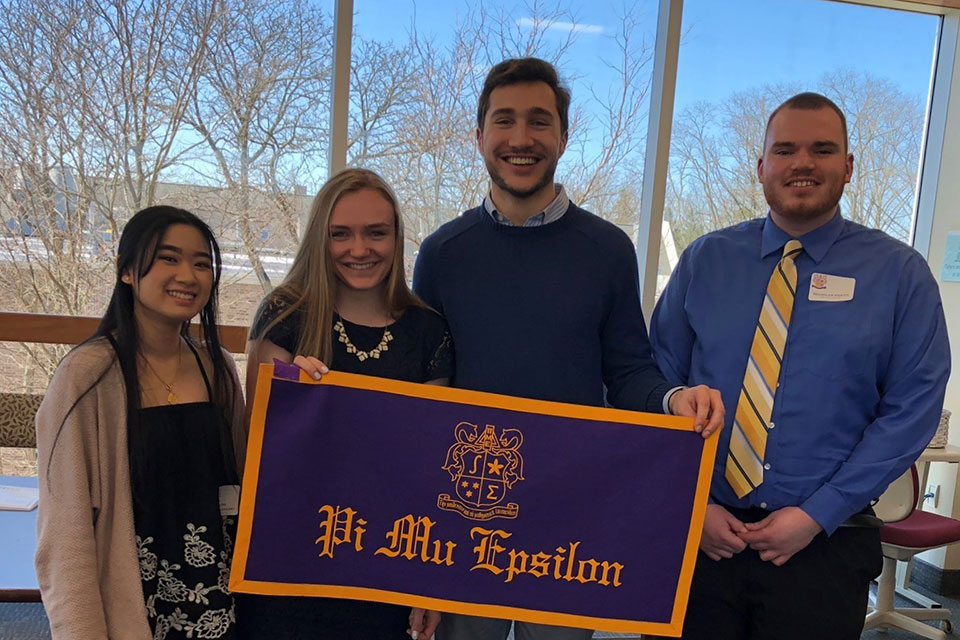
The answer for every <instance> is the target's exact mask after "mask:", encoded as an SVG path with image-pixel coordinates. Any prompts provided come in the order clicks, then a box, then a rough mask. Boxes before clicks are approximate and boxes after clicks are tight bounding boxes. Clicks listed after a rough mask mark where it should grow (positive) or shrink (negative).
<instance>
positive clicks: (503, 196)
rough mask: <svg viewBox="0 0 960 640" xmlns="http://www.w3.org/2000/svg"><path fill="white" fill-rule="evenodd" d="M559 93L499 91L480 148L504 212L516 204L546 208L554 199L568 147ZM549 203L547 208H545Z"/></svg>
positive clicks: (534, 87)
mask: <svg viewBox="0 0 960 640" xmlns="http://www.w3.org/2000/svg"><path fill="white" fill-rule="evenodd" d="M566 143H567V137H566V134H562V133H561V127H560V115H559V114H558V113H557V101H556V96H555V95H554V93H553V90H552V89H551V88H550V86H549V85H548V84H546V83H545V82H526V83H519V84H509V85H503V86H500V87H497V88H496V89H494V90H493V91H492V92H491V93H490V106H489V109H488V110H487V113H486V116H485V117H484V124H483V128H481V129H477V144H478V146H479V148H480V152H481V153H482V154H483V160H484V163H485V164H486V166H487V171H488V172H489V173H490V179H491V180H492V182H493V186H492V187H491V192H492V195H493V200H494V202H495V203H496V204H497V206H498V207H503V206H506V205H505V203H506V202H507V201H509V200H510V199H511V198H512V199H513V200H514V201H527V202H532V203H534V208H539V207H540V204H541V202H542V206H543V207H546V205H547V204H549V203H550V202H551V201H552V200H553V198H554V196H555V190H554V184H553V175H554V173H555V172H556V169H557V161H558V160H559V159H560V156H561V155H563V151H564V148H565V147H566ZM544 200H545V202H544Z"/></svg>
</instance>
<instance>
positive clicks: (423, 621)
mask: <svg viewBox="0 0 960 640" xmlns="http://www.w3.org/2000/svg"><path fill="white" fill-rule="evenodd" d="M438 624H440V612H439V611H430V610H424V609H420V608H417V607H414V608H413V609H411V610H410V628H409V629H407V635H409V636H410V637H411V638H412V640H430V638H432V637H433V632H434V631H436V630H437V625H438Z"/></svg>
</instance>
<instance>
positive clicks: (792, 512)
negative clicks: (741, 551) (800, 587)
mask: <svg viewBox="0 0 960 640" xmlns="http://www.w3.org/2000/svg"><path fill="white" fill-rule="evenodd" d="M745 526H746V527H747V532H746V533H743V534H741V535H740V537H741V538H743V539H744V540H745V541H746V542H747V544H749V545H750V548H751V549H753V550H755V551H759V552H760V559H761V560H765V561H767V562H772V563H773V564H775V565H776V566H778V567H779V566H780V565H782V564H783V563H784V562H786V561H787V560H789V559H790V558H792V557H793V554H795V553H796V552H798V551H800V550H801V549H803V548H805V547H806V546H807V545H808V544H810V541H811V540H813V539H814V537H816V535H817V534H818V533H820V532H821V531H822V530H823V529H822V528H821V527H820V525H819V524H817V521H816V520H814V519H813V518H811V517H810V516H809V515H807V512H806V511H804V510H803V509H801V508H800V507H784V508H782V509H778V510H777V511H774V512H773V513H771V514H770V515H768V516H767V517H766V518H764V519H763V520H761V521H760V522H750V523H747V524H746V525H745Z"/></svg>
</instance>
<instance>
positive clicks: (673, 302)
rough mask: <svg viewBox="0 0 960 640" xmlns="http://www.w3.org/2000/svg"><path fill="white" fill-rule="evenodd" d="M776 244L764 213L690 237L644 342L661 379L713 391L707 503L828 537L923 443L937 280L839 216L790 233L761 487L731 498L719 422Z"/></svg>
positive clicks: (941, 366)
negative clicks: (718, 407) (783, 332)
mask: <svg viewBox="0 0 960 640" xmlns="http://www.w3.org/2000/svg"><path fill="white" fill-rule="evenodd" d="M788 240H790V236H789V235H788V234H787V233H786V232H784V231H783V230H782V229H780V228H779V227H777V226H776V224H774V223H773V221H772V220H771V219H770V218H769V217H767V218H765V219H758V220H751V221H748V222H744V223H741V224H739V225H736V226H734V227H729V228H727V229H723V230H721V231H716V232H713V233H710V234H707V235H706V236H703V237H702V238H700V239H698V240H696V241H695V242H693V243H692V244H691V245H690V246H689V247H687V249H686V250H685V251H684V252H683V256H682V257H681V258H680V262H679V264H678V265H677V267H676V269H675V270H674V272H673V275H672V276H671V278H670V283H669V284H668V285H667V288H666V290H665V291H664V292H663V295H662V296H661V297H660V301H659V303H658V304H657V308H656V309H655V310H654V313H653V319H652V321H651V323H650V341H651V344H652V345H653V350H654V355H655V357H656V360H657V364H658V365H659V366H660V369H661V370H662V371H663V374H664V375H665V376H666V377H667V380H669V381H671V382H674V383H684V384H689V385H695V384H706V385H709V386H711V387H714V388H716V389H719V390H720V393H721V394H722V396H723V402H724V405H725V406H726V426H725V428H724V429H723V431H721V433H720V442H719V447H718V449H717V458H716V465H715V467H714V472H713V483H712V485H711V488H710V493H711V497H712V499H713V500H714V501H716V502H719V503H721V504H726V505H730V506H736V507H759V508H762V509H768V510H770V511H773V510H776V509H781V508H783V507H788V506H799V507H801V508H802V509H803V510H804V511H805V512H806V513H807V514H809V515H810V516H811V517H812V518H813V519H814V520H816V521H817V522H818V523H819V524H820V526H822V527H823V528H824V530H825V531H826V532H827V533H828V534H829V533H832V532H833V531H834V530H835V529H836V528H837V527H838V526H839V525H840V524H841V523H842V522H843V521H844V520H846V519H847V518H849V517H850V516H851V515H853V514H854V513H856V512H858V511H860V510H861V509H863V508H864V507H865V506H867V505H868V504H869V503H870V501H871V500H872V499H873V498H876V497H878V496H879V495H880V494H881V493H883V490H884V489H885V488H886V486H887V484H889V483H890V482H891V481H892V480H894V479H895V478H897V477H898V476H899V475H901V474H902V473H903V472H904V471H906V470H907V469H908V468H909V467H910V465H911V464H912V463H913V462H914V460H916V458H917V456H919V455H920V453H921V452H922V451H923V448H924V447H925V446H926V444H927V443H928V442H929V441H930V437H931V436H932V435H933V432H934V430H935V429H936V427H937V423H938V421H939V418H940V410H941V408H942V406H943V398H944V390H945V387H946V382H947V377H948V376H949V373H950V349H949V345H948V343H947V331H946V324H945V321H944V316H943V307H942V305H941V302H940V293H939V290H938V288H937V283H936V281H935V280H934V279H933V276H932V275H931V273H930V268H929V267H928V266H927V263H926V262H925V261H924V260H923V258H922V257H921V256H920V254H919V253H917V252H916V251H914V250H913V249H912V248H911V247H909V246H907V245H905V244H903V243H902V242H899V241H897V240H894V239H893V238H891V237H890V236H888V235H886V234H885V233H883V232H881V231H877V230H875V229H868V228H867V227H864V226H862V225H859V224H856V223H854V222H850V221H848V220H844V219H843V217H842V216H841V215H840V213H839V211H838V213H837V215H836V216H835V217H834V218H833V219H832V220H831V221H830V222H828V223H827V224H825V225H823V226H821V227H819V228H817V229H814V230H813V231H811V232H810V233H807V234H805V235H804V236H801V237H800V238H798V240H800V242H801V243H802V244H803V251H802V252H801V253H800V255H799V256H797V258H796V261H795V264H796V266H797V275H798V277H797V295H796V298H795V301H794V307H793V314H792V320H791V322H790V327H789V329H788V332H787V342H786V347H785V348H784V354H783V363H782V365H781V369H780V383H779V385H778V386H777V388H776V389H775V390H774V393H775V395H774V403H773V412H772V415H771V418H770V423H769V425H768V428H767V441H766V446H765V449H766V451H765V453H764V454H763V456H762V459H761V460H760V462H761V463H763V465H764V469H765V470H764V472H763V483H762V484H760V486H759V487H757V488H756V489H755V490H754V491H752V492H750V493H748V494H747V495H746V496H744V498H743V499H738V498H737V496H736V494H735V493H734V491H733V489H732V488H731V487H730V485H729V483H728V482H727V480H726V479H725V478H724V468H725V465H726V458H727V450H728V443H729V441H730V433H731V431H732V429H731V425H732V424H733V420H734V418H735V416H736V410H737V401H738V398H739V395H740V387H741V384H742V382H743V376H744V371H745V369H746V365H747V358H748V356H749V354H750V345H751V343H752V341H753V335H754V331H755V329H756V326H757V317H758V316H759V314H760V306H761V304H762V302H763V298H764V294H765V292H766V289H767V283H768V281H769V279H770V274H771V273H772V272H773V269H774V266H775V265H776V264H777V262H778V261H779V260H780V256H781V253H782V251H783V247H784V245H785V244H786V243H787V241H788ZM814 274H826V275H827V278H828V281H829V278H831V277H835V276H839V277H841V278H852V279H854V280H855V284H854V287H853V291H852V295H848V294H846V293H841V294H838V295H837V296H836V298H835V299H826V298H827V297H826V296H824V295H822V294H820V293H818V290H816V289H817V287H813V286H812V285H813V284H815V285H817V286H818V287H823V286H824V284H823V283H824V280H823V278H819V277H818V278H817V279H816V281H812V276H813V275H814ZM834 282H836V280H835V281H834ZM842 282H844V281H841V283H842ZM845 282H846V283H847V284H849V281H845ZM841 288H842V287H841Z"/></svg>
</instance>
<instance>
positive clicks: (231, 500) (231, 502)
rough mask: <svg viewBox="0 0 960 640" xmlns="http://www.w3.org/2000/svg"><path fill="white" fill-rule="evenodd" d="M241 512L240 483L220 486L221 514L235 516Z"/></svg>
mask: <svg viewBox="0 0 960 640" xmlns="http://www.w3.org/2000/svg"><path fill="white" fill-rule="evenodd" d="M239 512H240V485H238V484H225V485H223V486H221V487H220V515H222V516H235V515H237V513H239Z"/></svg>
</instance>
